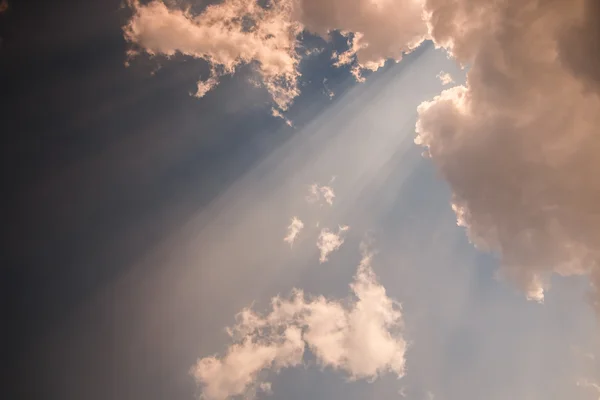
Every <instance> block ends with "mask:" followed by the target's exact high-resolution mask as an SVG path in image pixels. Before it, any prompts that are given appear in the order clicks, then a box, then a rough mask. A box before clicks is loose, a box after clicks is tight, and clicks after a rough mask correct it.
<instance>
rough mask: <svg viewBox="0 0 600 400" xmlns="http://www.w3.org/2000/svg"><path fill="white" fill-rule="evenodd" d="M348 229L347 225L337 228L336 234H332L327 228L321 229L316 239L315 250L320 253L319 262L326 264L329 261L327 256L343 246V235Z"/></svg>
mask: <svg viewBox="0 0 600 400" xmlns="http://www.w3.org/2000/svg"><path fill="white" fill-rule="evenodd" d="M348 229H350V227H349V226H347V225H343V226H340V227H338V231H337V233H335V232H332V231H331V230H329V229H328V228H323V229H321V233H320V234H319V238H318V239H317V248H318V249H319V251H320V252H321V255H320V257H319V262H321V263H324V262H326V261H327V260H328V259H329V258H328V257H329V254H331V253H333V252H334V251H336V250H338V249H339V248H340V247H341V246H342V244H344V233H345V232H346V231H347V230H348Z"/></svg>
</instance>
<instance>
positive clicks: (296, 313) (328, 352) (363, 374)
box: [192, 249, 406, 400]
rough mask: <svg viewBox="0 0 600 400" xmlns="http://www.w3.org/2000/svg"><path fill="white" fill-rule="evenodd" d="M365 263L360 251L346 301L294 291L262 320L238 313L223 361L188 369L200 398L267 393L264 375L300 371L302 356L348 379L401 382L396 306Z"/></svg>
mask: <svg viewBox="0 0 600 400" xmlns="http://www.w3.org/2000/svg"><path fill="white" fill-rule="evenodd" d="M372 257H373V255H372V253H370V252H369V251H368V250H366V249H363V258H362V261H361V263H360V265H359V267H358V270H357V272H356V275H355V276H354V281H353V282H352V283H351V285H350V288H351V289H352V294H353V296H352V297H351V298H349V299H344V300H340V301H338V300H331V299H327V298H325V297H323V296H318V297H310V296H305V294H304V293H303V292H302V291H301V290H295V291H294V292H293V293H292V295H291V296H290V298H287V299H284V298H281V297H275V298H273V299H272V300H271V311H270V312H269V313H268V314H266V315H263V314H260V313H257V312H255V311H253V310H251V309H245V310H243V311H242V312H241V313H239V314H238V315H237V318H236V320H237V323H236V325H235V326H234V327H232V328H230V329H228V332H229V334H230V336H231V338H232V339H233V341H234V344H232V345H231V346H230V347H229V348H228V350H227V352H226V354H225V355H224V356H223V357H217V356H211V357H206V358H202V359H200V360H198V362H197V363H196V365H195V366H194V367H193V368H192V374H193V375H194V377H195V378H196V380H197V382H198V383H199V384H200V385H201V386H202V394H203V397H204V398H205V399H207V400H224V399H227V398H229V397H232V396H238V395H245V396H246V397H248V396H251V395H252V394H253V393H255V392H256V391H257V390H262V391H269V390H270V388H271V386H270V383H269V382H268V381H266V380H265V379H264V378H265V377H266V376H265V372H267V370H270V371H273V372H277V371H279V370H281V369H282V368H286V367H293V366H298V365H300V364H302V363H303V356H304V353H305V351H306V350H310V351H311V352H312V353H313V354H314V356H315V357H316V359H317V362H318V363H319V364H320V365H321V366H322V367H330V368H333V369H335V370H339V371H341V372H344V373H345V374H346V375H347V376H348V377H350V378H351V379H361V378H366V379H376V378H377V377H378V376H380V375H381V374H384V373H393V374H395V375H396V376H398V377H401V376H403V375H404V364H405V358H404V354H405V351H406V342H405V340H404V338H403V337H402V313H401V308H400V304H399V303H397V302H396V301H394V300H393V299H391V298H389V297H388V296H387V294H386V291H385V288H384V287H383V286H381V285H380V284H379V283H378V282H377V279H376V276H375V274H374V272H373V270H372V268H371V260H372Z"/></svg>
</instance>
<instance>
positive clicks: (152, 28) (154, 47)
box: [124, 0, 301, 110]
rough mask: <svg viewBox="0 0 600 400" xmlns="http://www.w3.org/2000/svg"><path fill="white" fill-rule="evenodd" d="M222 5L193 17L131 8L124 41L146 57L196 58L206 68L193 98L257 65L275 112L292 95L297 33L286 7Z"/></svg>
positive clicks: (160, 8) (233, 1)
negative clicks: (226, 77)
mask: <svg viewBox="0 0 600 400" xmlns="http://www.w3.org/2000/svg"><path fill="white" fill-rule="evenodd" d="M270 4H271V6H270V7H268V8H264V7H260V6H259V5H258V3H257V2H256V1H249V0H227V1H224V2H222V3H220V4H216V5H210V6H208V7H206V9H205V10H204V12H202V13H201V14H199V15H193V14H192V13H191V11H189V10H182V9H178V8H170V7H167V6H166V5H165V4H164V3H163V2H162V1H159V0H154V1H152V2H150V3H148V4H146V5H144V4H140V3H139V2H138V1H137V0H134V1H132V2H131V7H132V9H133V12H134V14H133V16H132V17H131V19H130V20H129V21H128V23H127V25H126V26H125V28H124V32H125V38H126V39H127V41H129V42H130V43H134V44H136V45H138V46H139V47H140V48H141V49H143V50H144V51H146V52H147V53H149V54H152V55H155V54H161V55H165V56H169V57H170V56H173V55H175V54H176V53H181V54H184V55H187V56H192V57H195V58H202V59H205V60H206V61H208V62H209V63H210V65H211V69H212V74H211V76H210V78H209V79H208V81H207V82H208V83H207V84H199V88H198V89H199V90H198V92H197V95H198V96H203V95H204V94H205V93H206V92H207V91H208V90H210V89H211V88H213V87H214V86H215V85H216V84H217V82H218V79H219V76H221V75H223V74H232V73H234V72H235V69H236V68H237V67H238V66H239V65H240V64H242V63H245V64H248V63H251V62H255V63H257V64H258V65H257V69H258V71H259V73H260V75H261V77H262V80H263V83H264V85H265V87H266V88H267V90H268V91H269V92H270V94H271V96H272V97H273V100H274V102H275V103H276V104H277V106H278V107H280V108H281V109H284V110H285V109H286V108H287V107H288V105H289V104H290V102H291V101H292V99H293V98H294V97H296V96H297V95H298V89H297V78H298V71H297V64H298V55H297V54H296V50H295V48H296V45H297V43H296V36H297V35H298V34H299V33H300V32H301V27H300V26H299V25H298V24H297V23H296V22H294V21H292V20H290V18H289V16H290V12H289V10H288V9H289V7H290V5H289V4H286V3H285V2H270Z"/></svg>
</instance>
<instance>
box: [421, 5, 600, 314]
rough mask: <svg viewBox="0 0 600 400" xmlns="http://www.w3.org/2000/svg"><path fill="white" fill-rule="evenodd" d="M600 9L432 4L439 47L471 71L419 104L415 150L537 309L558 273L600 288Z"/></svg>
mask: <svg viewBox="0 0 600 400" xmlns="http://www.w3.org/2000/svg"><path fill="white" fill-rule="evenodd" d="M598 4H599V3H598V2H597V1H595V0H591V1H586V0H554V1H542V0H503V1H488V0H478V1H468V0H455V1H448V0H428V1H427V4H426V8H427V12H428V13H429V16H430V21H429V24H430V29H431V35H432V37H433V39H434V40H435V42H436V43H437V44H438V45H441V46H445V47H447V48H448V49H449V50H450V51H451V53H452V55H453V56H454V57H455V58H456V59H457V60H458V61H459V62H460V63H462V64H466V65H469V66H470V70H469V73H468V79H467V84H466V86H458V87H454V88H451V89H448V90H446V91H444V92H443V93H442V94H441V95H439V96H438V97H436V98H435V99H434V100H433V101H431V102H426V103H424V104H422V105H421V106H420V107H419V109H418V113H419V120H418V123H417V131H418V137H417V142H418V143H420V144H422V145H424V146H426V147H427V148H428V153H429V155H430V156H431V158H432V160H433V162H434V163H435V164H436V166H437V167H438V169H439V171H440V173H441V175H442V176H443V177H444V178H445V179H446V180H447V181H448V183H449V184H450V186H451V188H452V191H453V200H452V201H453V208H454V210H455V211H456V215H457V217H458V222H459V224H460V225H462V226H464V227H466V229H467V232H468V235H469V237H470V239H471V240H472V242H473V243H474V244H475V245H476V246H477V247H479V248H482V249H485V250H488V251H492V252H494V253H497V254H498V255H499V256H500V257H501V260H502V264H503V272H504V275H505V276H507V277H509V278H510V279H512V280H513V281H514V282H516V283H517V284H518V285H519V286H520V287H521V288H522V289H524V290H525V291H526V292H527V294H528V296H529V297H530V298H532V299H535V300H538V301H542V300H543V296H544V290H545V289H547V287H548V281H549V275H550V274H551V273H558V274H561V275H580V274H591V276H592V280H593V282H595V284H596V286H597V287H600V266H599V263H600V179H598V176H597V174H598V171H600V157H598V154H599V153H600V97H599V95H598V94H599V92H598V91H597V90H596V89H598V86H593V84H594V83H597V82H598V74H599V72H598V71H600V68H598V64H597V61H598V54H599V53H598V51H597V50H596V51H593V50H594V49H596V48H597V46H598V37H599V36H598V26H599V25H598V24H597V20H598V18H599V17H600V13H599V12H598V11H600V7H599V6H598ZM593 11H594V12H593ZM595 21H596V22H595ZM587 57H589V59H587ZM596 299H597V297H596ZM595 302H596V305H598V300H595Z"/></svg>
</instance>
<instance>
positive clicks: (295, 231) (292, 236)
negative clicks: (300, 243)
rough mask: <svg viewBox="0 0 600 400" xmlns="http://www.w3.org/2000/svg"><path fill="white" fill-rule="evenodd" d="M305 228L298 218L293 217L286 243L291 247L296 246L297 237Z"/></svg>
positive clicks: (285, 238) (285, 239) (284, 239)
mask: <svg viewBox="0 0 600 400" xmlns="http://www.w3.org/2000/svg"><path fill="white" fill-rule="evenodd" d="M302 228H304V223H303V222H302V221H300V220H299V219H298V218H297V217H292V221H291V222H290V225H289V226H288V233H287V235H286V236H285V237H284V238H283V241H284V242H287V243H289V244H290V246H291V245H293V244H294V241H295V240H296V237H297V236H298V235H299V234H300V231H301V230H302Z"/></svg>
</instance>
